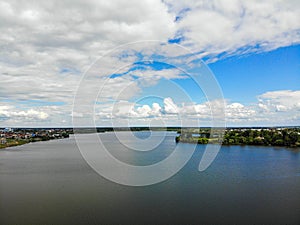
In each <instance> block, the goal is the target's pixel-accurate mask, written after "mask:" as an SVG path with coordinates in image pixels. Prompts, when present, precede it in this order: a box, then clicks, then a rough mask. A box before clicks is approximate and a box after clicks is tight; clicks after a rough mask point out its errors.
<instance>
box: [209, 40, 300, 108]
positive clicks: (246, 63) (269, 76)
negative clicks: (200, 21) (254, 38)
mask: <svg viewBox="0 0 300 225" xmlns="http://www.w3.org/2000/svg"><path fill="white" fill-rule="evenodd" d="M209 67H210V69H211V70H212V71H213V73H214V74H215V76H216V78H217V80H218V82H219V84H220V86H221V88H222V90H223V93H224V97H225V98H227V99H230V100H232V101H238V102H241V103H243V104H250V103H253V102H256V101H257V96H258V95H261V94H263V93H265V92H267V91H277V90H299V88H300V45H294V46H289V47H283V48H279V49H276V50H273V51H269V52H264V53H257V54H251V55H250V54H249V55H237V56H232V57H229V58H225V59H222V60H218V61H217V62H215V63H211V64H209Z"/></svg>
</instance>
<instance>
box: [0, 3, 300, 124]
mask: <svg viewBox="0 0 300 225" xmlns="http://www.w3.org/2000/svg"><path fill="white" fill-rule="evenodd" d="M0 21H1V27H0V76H1V82H0V127H5V126H8V127H19V126H25V127H26V126H30V127H34V126H39V127H43V126H44V127H45V126H68V127H69V126H73V121H74V120H73V119H74V117H78V118H82V121H81V123H80V125H82V126H84V125H88V124H91V123H92V124H93V122H95V123H96V125H97V126H110V125H111V124H112V123H113V122H114V123H115V124H117V125H120V126H122V124H123V125H126V124H128V121H130V124H131V125H145V126H147V125H148V124H149V123H151V121H154V120H157V121H164V122H165V124H166V125H180V123H181V122H182V121H180V120H179V119H178V116H181V117H182V118H184V119H186V120H189V123H190V125H195V121H200V123H201V125H204V126H205V125H210V124H211V122H212V121H211V119H212V115H211V110H212V108H214V107H216V108H217V107H220V106H221V105H222V106H223V107H222V110H221V109H220V110H221V111H222V112H224V113H223V114H224V116H225V117H224V119H225V120H226V123H227V125H228V126H282V125H300V113H299V112H300V87H299V84H300V69H299V62H300V24H299V22H298V21H300V2H299V1H294V0H286V1H280V0H274V1H269V0H252V1H247V0H239V1H236V0H233V1H227V0H199V1H193V0H185V1H177V0H163V1H161V0H149V1H148V0H143V1H140V0H132V1H124V0H114V1H93V0H85V1H83V0H79V1H59V0H53V1H51V2H50V3H49V2H46V1H39V2H36V1H34V0H28V1H18V0H9V1H8V0H3V1H1V2H0ZM129 43H131V44H129ZM155 43H156V44H155ZM178 45H180V46H181V47H182V48H181V49H180V48H177V49H176V48H174V46H178ZM172 47H173V48H172ZM120 49H122V51H121V50H120ZM183 49H184V50H183ZM194 54H195V55H196V56H197V57H198V60H199V59H203V60H204V62H205V63H206V64H207V66H208V68H209V69H210V70H211V71H212V72H213V74H214V75H215V77H216V79H217V81H218V83H219V85H220V87H221V88H222V92H223V95H221V94H220V93H219V92H218V87H217V86H216V85H215V84H213V79H205V78H206V77H210V72H209V70H208V69H207V67H206V66H205V65H203V64H202V63H201V62H200V61H197V60H195V61H193V59H194V58H193V57H195V55H194ZM149 60H150V63H145V62H147V61H149ZM141 61H144V62H143V63H140V64H138V63H139V62H141ZM166 65H167V66H166ZM178 68H184V69H187V70H188V72H191V73H192V74H193V75H195V76H198V81H201V82H202V83H203V84H205V85H204V86H202V89H201V87H199V86H198V85H196V83H195V79H194V80H193V79H191V77H189V76H188V75H187V74H185V73H184V72H182V71H180V70H178ZM194 78H195V77H194ZM201 79H202V80H201ZM196 80H197V79H196ZM201 82H200V83H201ZM209 82H210V83H209ZM84 85H86V86H85V88H84V89H82V86H84ZM201 85H202V84H200V86H201ZM210 85H212V86H211V87H207V86H210ZM214 85H215V86H214ZM212 89H215V92H214V90H212ZM207 92H209V93H207ZM76 96H77V97H78V96H79V98H80V100H82V101H83V102H81V103H82V105H83V108H82V110H85V109H90V110H91V111H90V112H88V111H86V110H85V111H83V112H81V113H80V112H76V111H74V98H75V99H76ZM95 96H96V97H97V98H96V97H95ZM151 96H152V97H151ZM212 96H213V98H212ZM85 100H86V101H85ZM75 103H76V101H75ZM95 103H96V104H95ZM88 104H95V107H94V106H93V107H92V106H91V107H90V108H89V105H88ZM75 108H76V107H75ZM221 111H220V112H221ZM90 115H93V121H88V120H89V119H91V118H90ZM215 118H221V113H220V115H216V117H215Z"/></svg>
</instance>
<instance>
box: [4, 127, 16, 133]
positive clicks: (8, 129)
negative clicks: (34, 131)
mask: <svg viewBox="0 0 300 225" xmlns="http://www.w3.org/2000/svg"><path fill="white" fill-rule="evenodd" d="M3 132H14V130H13V129H12V128H9V127H7V128H5V129H4V130H3Z"/></svg>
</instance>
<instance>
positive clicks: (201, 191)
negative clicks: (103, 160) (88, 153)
mask: <svg viewBox="0 0 300 225" xmlns="http://www.w3.org/2000/svg"><path fill="white" fill-rule="evenodd" d="M155 134H156V136H158V137H159V135H160V133H159V132H158V133H155ZM99 135H100V137H101V139H102V140H103V143H104V145H105V146H107V148H109V149H110V150H111V154H112V155H114V156H115V157H116V158H118V159H120V160H122V161H124V162H127V163H132V164H137V165H146V164H151V163H155V162H158V161H160V160H162V159H164V158H166V157H167V156H168V155H169V154H170V153H171V152H172V150H173V149H174V147H175V146H176V143H175V135H176V134H174V133H168V135H167V136H166V137H165V138H164V139H163V142H162V143H161V145H159V146H158V147H157V148H156V149H155V151H151V153H150V152H142V151H139V152H128V151H126V146H124V144H121V143H120V142H119V141H118V140H117V139H116V137H115V136H114V134H113V133H103V134H99ZM122 135H123V136H122V137H123V138H124V140H126V141H127V143H128V144H131V145H134V146H135V145H136V146H138V147H141V146H140V145H139V143H135V142H136V140H134V139H132V138H131V137H129V136H128V137H126V135H127V134H126V132H123V133H122ZM135 136H136V137H137V138H142V139H143V138H147V137H148V136H149V134H148V133H147V132H138V133H135ZM83 137H84V135H83ZM87 140H88V139H87ZM87 144H88V143H87ZM177 146H178V147H179V148H180V149H181V150H182V154H184V151H185V150H188V149H189V148H191V147H192V146H193V145H191V144H187V143H178V144H177ZM142 147H145V148H147V146H142ZM204 149H205V145H197V148H196V150H195V152H194V154H193V156H192V158H191V159H190V160H189V162H188V163H187V164H186V165H185V166H184V167H183V169H182V170H180V171H179V172H178V173H177V174H176V175H174V176H173V177H171V178H170V179H168V180H166V181H163V182H161V183H158V184H155V185H150V186H143V187H132V186H124V185H120V184H117V183H113V182H111V181H109V180H107V179H105V178H103V177H101V176H100V175H98V174H97V173H96V172H95V171H93V170H92V169H91V167H90V166H89V165H88V164H87V163H86V162H85V160H84V159H83V158H82V156H81V154H80V152H79V150H78V148H77V145H76V142H75V139H74V137H71V138H70V139H62V140H53V141H48V142H38V143H30V144H27V145H23V146H18V147H13V148H9V149H4V150H1V151H0V224H4V225H9V224H27V225H28V224H299V223H300V216H299V215H300V153H299V149H298V151H297V150H295V149H294V150H292V149H287V148H277V147H276V148H275V147H258V146H222V148H221V150H220V152H219V154H218V155H217V157H216V159H215V161H214V162H213V163H212V164H211V166H210V167H209V168H208V169H207V170H205V171H203V172H199V171H198V165H199V161H200V159H201V157H202V154H203V152H204ZM147 154H148V155H147Z"/></svg>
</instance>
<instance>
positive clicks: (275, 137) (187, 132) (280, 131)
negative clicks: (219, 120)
mask: <svg viewBox="0 0 300 225" xmlns="http://www.w3.org/2000/svg"><path fill="white" fill-rule="evenodd" d="M215 133H217V132H215ZM176 142H186V143H198V144H208V143H221V144H223V145H262V146H283V147H300V128H299V127H293V128H265V127H264V128H228V129H226V130H225V133H224V135H223V138H222V137H220V136H219V135H217V134H213V136H212V137H210V129H201V128H200V129H199V128H198V129H197V128H187V129H183V130H182V131H181V132H180V135H179V136H178V137H176Z"/></svg>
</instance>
